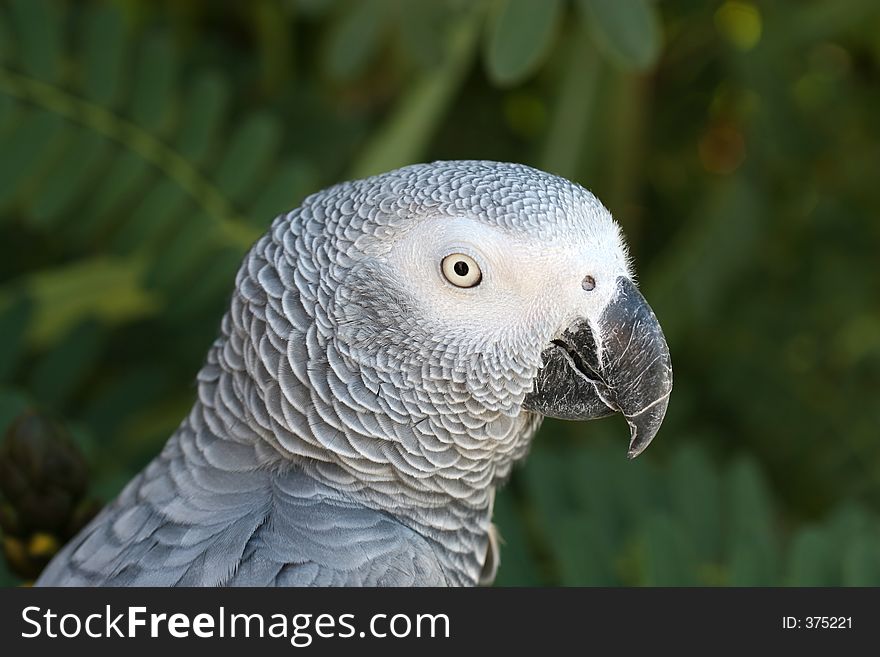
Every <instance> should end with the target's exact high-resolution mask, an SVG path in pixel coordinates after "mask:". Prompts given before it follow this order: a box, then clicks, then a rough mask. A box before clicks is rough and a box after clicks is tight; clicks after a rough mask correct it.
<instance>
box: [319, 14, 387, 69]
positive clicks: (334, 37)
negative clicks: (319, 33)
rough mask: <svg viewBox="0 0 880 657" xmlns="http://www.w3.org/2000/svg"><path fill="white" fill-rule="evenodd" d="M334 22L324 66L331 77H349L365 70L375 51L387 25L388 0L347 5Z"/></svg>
mask: <svg viewBox="0 0 880 657" xmlns="http://www.w3.org/2000/svg"><path fill="white" fill-rule="evenodd" d="M348 8H349V11H345V12H343V13H340V14H339V16H338V19H337V20H336V22H335V23H334V25H333V27H332V29H331V31H330V35H329V37H328V42H327V46H326V55H325V66H326V70H327V73H328V74H329V75H330V77H332V78H335V79H338V80H348V79H350V78H353V77H355V76H357V75H359V74H360V73H362V72H363V71H364V69H365V68H366V67H367V65H368V64H369V63H370V60H371V59H372V57H373V56H374V55H375V54H376V50H377V49H378V47H379V40H380V37H381V36H382V30H383V28H384V27H385V18H386V15H387V8H388V2H387V1H386V0H359V1H358V2H353V3H350V4H349V5H348Z"/></svg>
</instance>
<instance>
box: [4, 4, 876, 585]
mask: <svg viewBox="0 0 880 657" xmlns="http://www.w3.org/2000/svg"><path fill="white" fill-rule="evenodd" d="M462 158H476V159H492V160H507V161H515V162H523V163H526V164H530V165H534V166H537V167H539V168H542V169H545V170H548V171H551V172H554V173H557V174H560V175H563V176H566V177H568V178H570V179H572V180H575V181H577V182H580V183H582V184H583V185H585V186H586V187H588V188H589V189H591V190H592V191H593V192H595V193H596V194H597V195H598V196H599V198H600V199H602V201H603V202H604V203H605V205H606V206H607V207H608V208H609V209H610V210H611V211H612V213H613V214H614V216H615V217H616V218H617V219H618V220H619V221H620V223H621V224H622V225H623V227H624V230H625V232H626V234H627V236H628V239H629V243H630V245H631V248H632V253H633V256H634V258H635V263H636V268H637V270H638V273H639V277H640V280H641V285H642V289H643V291H644V293H645V295H646V297H647V298H648V299H649V301H650V303H651V305H652V306H653V307H654V309H655V311H656V313H657V315H658V317H659V319H660V321H661V323H662V325H663V327H664V329H665V331H666V335H667V338H668V340H669V344H670V348H671V352H672V355H673V361H674V365H675V390H674V391H673V395H672V400H671V403H670V406H669V414H668V417H667V420H666V423H665V424H664V426H663V429H662V430H661V432H660V435H659V436H658V439H657V441H656V442H655V443H654V444H653V445H652V446H651V448H650V449H649V450H648V451H647V452H646V454H645V455H644V456H642V457H640V458H639V459H638V460H636V461H635V462H629V461H627V460H626V459H625V452H626V442H627V435H628V433H627V429H626V426H625V423H624V422H623V421H622V420H621V419H620V418H610V419H607V420H602V421H598V422H593V423H589V424H579V425H569V424H564V423H558V422H547V423H545V425H544V428H543V429H542V431H541V433H540V434H539V436H538V438H537V440H536V442H535V445H534V447H533V450H532V453H531V455H530V458H529V459H528V461H527V462H526V464H525V465H524V466H523V467H521V468H520V469H519V470H518V471H517V472H516V474H515V476H514V477H513V479H512V481H511V483H510V485H509V486H507V487H506V488H505V489H504V491H503V492H502V493H501V494H500V496H499V499H498V504H497V512H496V520H497V523H498V524H499V525H500V529H501V533H502V535H503V537H504V544H503V547H502V560H501V568H500V571H499V576H498V584H505V585H532V584H550V585H556V584H565V585H573V584H587V585H592V584H607V585H617V584H623V585H643V584H644V585H656V584H664V585H679V584H682V585H683V584H705V585H743V584H758V585H800V584H842V585H868V584H873V585H878V584H880V403H878V401H880V400H878V393H880V267H878V262H880V258H878V250H880V248H878V247H880V216H878V215H880V3H877V2H876V0H785V1H783V0H773V1H769V0H768V1H767V2H757V1H754V0H752V1H744V0H726V1H706V0H667V1H662V2H652V1H650V0H577V1H575V0H471V1H468V0H251V1H249V2H240V1H233V0H226V1H224V0H165V1H160V0H118V1H106V2H102V1H98V0H91V1H88V0H83V1H73V0H68V1H63V0H0V431H4V432H6V430H7V427H9V426H10V425H11V424H12V423H13V420H14V419H15V418H19V419H18V421H17V423H16V424H15V425H14V426H13V427H12V429H10V430H9V431H8V432H7V434H8V437H7V443H6V447H5V448H4V451H3V452H2V458H3V459H5V462H6V466H5V469H3V467H0V477H2V478H3V481H0V489H3V490H4V492H5V495H4V497H3V501H2V505H0V525H2V527H3V530H4V534H3V541H4V549H5V550H6V553H7V556H9V557H10V559H12V560H15V559H18V560H19V561H20V562H21V561H27V559H28V558H34V559H37V561H39V559H40V555H45V554H48V553H51V551H52V549H54V548H53V546H54V545H55V544H57V543H58V542H61V541H63V539H64V537H65V535H66V534H65V532H69V531H72V530H71V529H70V526H71V523H73V524H74V525H75V524H76V523H77V520H76V519H77V518H78V517H80V516H83V517H85V516H84V514H85V515H87V513H86V512H85V511H84V510H83V509H87V508H89V505H90V504H94V503H95V502H96V501H106V500H109V499H111V498H112V496H113V495H114V494H115V493H116V492H118V490H119V489H120V488H121V487H122V485H123V484H124V483H125V482H127V481H128V480H129V478H131V477H132V476H133V475H134V474H135V473H136V472H137V471H138V470H139V469H140V468H141V467H143V466H144V465H145V464H146V463H147V461H148V460H149V459H150V458H151V457H152V456H153V455H155V454H156V453H157V452H158V451H159V449H160V448H161V446H162V444H163V443H164V441H165V440H166V439H167V437H168V436H169V435H170V434H171V432H172V431H173V430H174V429H175V427H176V426H177V424H178V423H179V421H180V420H181V418H182V417H183V416H184V415H185V413H186V412H187V410H188V408H189V406H190V404H191V403H192V400H193V398H194V391H195V389H194V376H195V373H196V372H197V370H198V368H199V367H200V365H201V361H202V358H203V357H204V354H205V352H206V349H207V347H208V345H209V344H210V343H211V341H212V340H213V338H214V336H215V334H216V331H217V328H218V323H219V319H220V317H221V314H222V313H223V311H224V309H225V306H226V303H227V299H228V295H229V293H230V290H231V287H232V281H233V277H234V273H235V270H236V268H237V266H238V263H239V261H240V259H241V257H242V255H243V253H244V252H245V250H246V249H247V247H248V246H249V244H250V243H251V242H252V241H253V240H254V239H255V238H256V237H257V236H258V235H259V234H260V233H261V232H262V231H263V230H264V229H265V228H266V227H267V226H268V224H269V222H270V221H271V220H272V218H273V217H274V216H275V215H276V214H278V213H279V212H281V211H284V210H287V209H290V208H292V207H294V206H295V205H296V204H297V203H298V202H299V201H300V200H301V199H302V198H303V197H304V196H305V195H306V194H308V193H310V192H313V191H316V190H318V189H320V188H322V187H324V186H327V185H329V184H332V183H334V182H337V181H340V180H345V179H351V178H353V177H358V176H363V175H366V174H371V173H376V172H380V171H384V170H387V169H392V168H395V167H397V166H400V165H404V164H408V163H412V162H418V161H427V160H433V159H462ZM27 408H39V409H42V411H43V412H44V413H45V414H46V416H45V417H43V416H40V417H37V418H36V419H35V418H34V417H33V416H25V417H24V419H22V416H21V413H22V411H23V410H24V409H27ZM49 417H54V418H55V419H54V420H50V419H46V418H49ZM67 436H69V437H67ZM77 452H78V453H80V454H82V458H80V457H78V456H76V453H77ZM86 466H87V468H88V474H86ZM53 467H54V468H55V470H53V469H52V468H53ZM47 473H48V474H47ZM57 473H60V474H57ZM47 477H48V480H47ZM52 514H55V516H53V515H52ZM41 523H43V524H41ZM8 568H9V566H8V565H0V584H5V585H11V584H16V583H19V582H21V581H22V580H21V578H20V577H18V576H16V575H14V574H12V573H11V572H9V570H8Z"/></svg>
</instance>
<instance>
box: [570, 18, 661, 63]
mask: <svg viewBox="0 0 880 657" xmlns="http://www.w3.org/2000/svg"><path fill="white" fill-rule="evenodd" d="M580 6H581V9H582V11H583V13H584V17H585V19H586V20H588V21H589V25H590V30H591V33H592V35H593V39H594V40H595V42H596V46H597V47H598V48H599V49H601V50H602V52H604V53H605V54H606V55H607V56H608V57H610V58H611V59H612V60H613V61H614V62H616V63H617V64H619V65H621V66H623V67H625V68H628V69H635V70H640V71H641V70H645V69H648V68H651V67H652V66H653V65H654V63H655V62H656V61H657V57H658V56H659V55H660V48H661V45H662V36H663V33H662V29H661V26H660V17H659V15H658V11H657V9H656V8H655V6H654V3H653V2H650V1H649V0H580Z"/></svg>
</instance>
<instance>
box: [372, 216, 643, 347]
mask: <svg viewBox="0 0 880 657" xmlns="http://www.w3.org/2000/svg"><path fill="white" fill-rule="evenodd" d="M602 219H604V218H602ZM591 223H592V224H593V225H592V226H591V227H590V230H581V231H576V232H575V231H572V232H573V234H572V235H571V238H570V239H564V238H562V237H560V236H559V235H558V234H555V235H553V236H549V235H542V236H533V235H531V236H530V235H528V234H526V233H519V232H513V231H509V230H505V229H502V228H498V227H495V226H491V225H488V224H486V223H485V222H481V221H477V220H474V219H471V218H468V217H461V218H453V219H450V218H448V217H428V218H425V219H424V220H422V221H420V222H419V223H418V224H417V225H416V226H414V227H413V228H412V229H411V230H409V231H407V232H406V234H405V235H403V236H402V237H400V238H399V239H398V241H397V242H396V243H395V245H394V247H393V248H392V249H391V250H390V251H389V252H388V253H387V254H385V255H384V256H383V257H382V258H381V259H382V260H383V261H384V262H385V263H386V264H387V265H389V266H390V267H392V268H393V269H394V270H396V271H397V273H398V274H399V275H400V278H401V280H402V281H403V282H404V284H406V285H407V286H409V287H410V290H411V291H412V293H413V295H414V297H415V298H416V299H419V300H422V301H423V303H424V305H423V307H422V308H421V310H422V312H423V313H424V316H425V317H426V318H428V319H429V320H430V321H433V322H436V323H437V325H438V327H444V328H446V329H448V330H453V331H456V330H461V331H476V332H479V333H481V334H484V335H485V334H489V335H495V336H499V337H500V336H503V335H510V334H511V333H514V334H515V333H519V331H517V329H518V328H520V327H522V328H526V327H527V328H528V331H529V334H530V335H532V336H534V337H537V338H539V339H541V340H544V341H549V340H550V339H552V338H553V337H555V335H556V334H557V333H559V332H561V331H562V330H564V328H565V327H566V326H568V325H569V324H570V323H571V322H573V321H574V320H575V319H578V318H581V319H583V318H586V319H588V320H590V321H595V320H597V319H598V317H599V316H600V315H601V313H602V310H603V309H604V308H605V306H606V305H607V304H608V302H609V301H610V299H611V297H612V295H613V294H614V291H615V288H616V285H615V282H616V280H617V277H618V276H627V275H629V270H628V263H627V257H626V252H625V249H624V247H623V244H622V241H621V239H620V235H619V231H618V229H617V227H616V225H615V224H614V223H613V221H611V218H610V217H608V218H607V220H606V221H603V220H599V221H597V220H596V219H595V218H591ZM452 254H464V255H465V256H468V258H470V259H473V261H474V262H476V263H477V265H478V266H479V268H480V272H481V280H480V283H479V284H478V285H475V286H474V287H470V288H462V287H457V286H456V285H454V284H452V283H451V282H450V281H449V280H448V279H447V277H446V276H444V273H443V271H442V267H441V263H442V262H443V259H444V258H446V257H447V256H450V255H452ZM586 276H592V277H593V278H594V279H595V281H596V284H595V288H594V289H593V290H591V291H587V290H585V289H584V287H583V286H582V282H583V280H584V278H585V277H586Z"/></svg>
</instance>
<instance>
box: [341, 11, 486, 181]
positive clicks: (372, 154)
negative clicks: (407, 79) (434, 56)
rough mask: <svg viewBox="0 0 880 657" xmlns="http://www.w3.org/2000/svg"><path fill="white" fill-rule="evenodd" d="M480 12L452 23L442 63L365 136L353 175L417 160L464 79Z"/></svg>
mask: <svg viewBox="0 0 880 657" xmlns="http://www.w3.org/2000/svg"><path fill="white" fill-rule="evenodd" d="M479 18H480V14H478V13H477V12H475V11H473V10H471V11H470V12H469V13H467V14H465V15H464V16H462V17H461V18H460V19H459V22H458V23H456V24H455V25H454V26H453V27H452V28H451V34H450V38H449V43H448V46H447V53H446V59H445V61H444V63H443V65H442V66H440V67H438V68H437V69H435V70H432V71H430V72H427V73H425V74H424V75H423V76H422V77H421V78H420V79H418V80H417V81H416V82H415V83H414V84H413V86H412V87H411V88H409V89H408V90H407V91H406V92H405V93H404V94H403V96H402V97H401V99H400V100H399V101H398V104H397V106H396V107H395V108H394V110H393V112H392V113H391V115H390V116H389V117H388V119H387V121H386V123H385V124H384V125H383V126H381V127H380V128H379V129H378V130H377V131H376V132H375V134H374V135H373V136H372V137H371V139H370V140H369V141H368V142H367V144H366V145H365V147H364V150H363V152H362V153H361V155H360V157H359V158H358V159H357V160H356V161H355V164H354V166H353V167H352V170H351V173H350V175H351V177H353V178H363V177H365V176H370V175H374V174H377V173H381V172H382V171H387V170H389V169H394V168H397V167H400V166H404V165H406V164H412V163H414V162H418V161H419V160H421V159H422V158H423V157H424V152H425V149H426V148H427V146H428V142H429V141H430V139H431V137H432V136H433V135H434V133H435V131H436V130H437V129H438V124H439V122H440V120H441V119H442V118H443V116H444V114H445V111H446V109H447V107H448V106H449V104H450V103H451V102H452V100H453V96H454V94H455V93H456V92H457V91H458V87H459V85H460V84H461V83H462V82H463V80H464V75H465V73H466V72H467V66H468V65H469V64H470V62H471V60H472V58H473V54H474V50H475V46H476V40H477V35H478V27H479Z"/></svg>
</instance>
